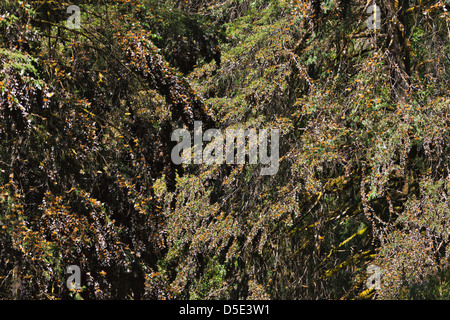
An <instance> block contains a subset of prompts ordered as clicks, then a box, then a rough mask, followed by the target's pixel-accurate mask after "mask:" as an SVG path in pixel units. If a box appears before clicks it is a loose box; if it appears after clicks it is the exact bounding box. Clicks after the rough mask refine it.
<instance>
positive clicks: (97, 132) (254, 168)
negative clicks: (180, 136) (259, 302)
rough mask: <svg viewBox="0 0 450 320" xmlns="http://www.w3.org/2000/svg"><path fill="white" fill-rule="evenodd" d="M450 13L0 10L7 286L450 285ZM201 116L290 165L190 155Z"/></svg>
mask: <svg viewBox="0 0 450 320" xmlns="http://www.w3.org/2000/svg"><path fill="white" fill-rule="evenodd" d="M70 5H76V6H78V8H79V9H80V21H79V23H80V25H79V28H73V27H70V26H69V25H68V24H67V20H68V19H69V18H70V13H69V14H68V13H67V8H68V7H69V6H70ZM373 5H376V7H377V8H378V11H379V12H378V11H377V12H378V13H377V14H379V17H380V25H379V27H380V28H377V27H372V28H371V27H370V26H369V23H368V21H370V19H371V18H373V15H372V13H368V12H373V11H368V9H369V7H370V6H373ZM372 8H373V7H372ZM449 9H450V3H449V2H448V1H444V0H431V1H422V0H395V1H394V0H386V1H379V3H377V4H375V3H371V2H370V1H369V2H368V1H361V0H351V1H342V0H341V1H340V0H326V1H320V0H304V1H300V0H289V1H288V0H251V1H250V0H192V1H191V0H189V1H184V0H183V1H179V0H168V1H159V0H115V1H112V0H83V1H78V2H76V3H75V2H74V3H72V2H70V3H66V2H63V1H53V0H29V1H19V0H2V1H0V35H1V36H0V137H1V139H0V299H9V298H17V299H71V298H76V299H427V298H433V299H448V298H450V284H449V283H450V273H449V272H450V269H449V255H450V251H449V247H448V244H449V241H450V238H449V236H450V201H449V200H448V197H449V196H450V171H449V165H450V144H449V143H450V132H449V125H450V117H449V112H450V74H449V72H450V14H449V12H448V10H449ZM194 121H202V123H203V126H204V128H205V129H208V128H217V129H220V130H226V129H256V130H263V129H267V130H270V129H278V130H279V132H280V137H279V155H280V158H279V163H278V165H279V170H278V172H277V173H276V174H274V175H261V174H260V171H261V170H260V169H261V167H262V165H261V164H249V163H246V164H244V165H230V164H226V163H223V164H211V165H198V164H180V165H176V164H174V162H173V161H172V160H171V150H172V149H173V147H174V145H176V142H175V141H172V140H171V135H172V132H173V131H174V130H175V129H177V128H187V129H188V130H190V131H191V132H192V131H193V129H194ZM70 265H77V266H79V267H80V268H81V274H82V281H81V285H82V287H81V288H79V289H74V290H69V289H68V288H67V286H66V280H67V278H68V274H67V273H66V268H67V266H70ZM370 265H372V266H377V267H378V268H379V269H380V270H381V272H382V276H381V281H382V282H381V286H380V287H379V288H377V289H374V288H368V286H367V280H368V278H369V276H370V274H369V273H368V271H367V270H368V266H370Z"/></svg>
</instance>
